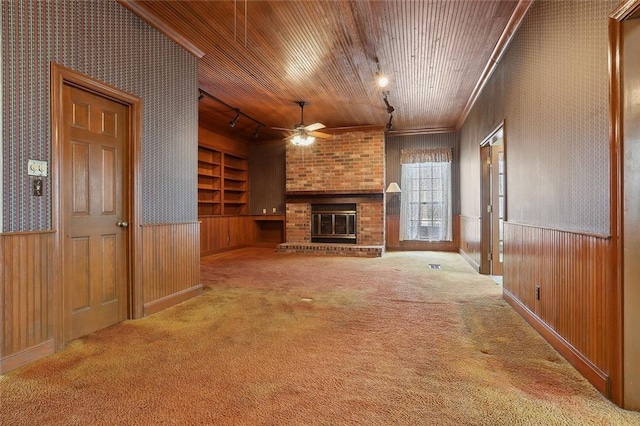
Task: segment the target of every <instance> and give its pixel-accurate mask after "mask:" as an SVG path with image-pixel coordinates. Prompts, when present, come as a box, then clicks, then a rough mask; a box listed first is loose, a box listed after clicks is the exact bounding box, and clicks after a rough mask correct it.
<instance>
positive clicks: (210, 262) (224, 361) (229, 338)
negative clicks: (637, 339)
mask: <svg viewBox="0 0 640 426" xmlns="http://www.w3.org/2000/svg"><path fill="white" fill-rule="evenodd" d="M430 263H437V264H441V265H442V269H440V270H432V269H429V268H428V264H430ZM202 281H203V284H204V285H206V286H207V287H206V290H205V293H204V295H203V296H201V297H198V298H196V299H192V300H190V301H187V302H185V303H183V304H181V305H178V306H176V307H173V308H170V309H168V310H165V311H163V312H160V313H158V314H156V315H153V316H151V317H148V318H145V319H142V320H136V321H125V322H123V323H121V324H118V325H116V326H113V327H110V328H108V329H105V330H102V331H100V332H97V333H94V334H91V335H89V336H86V337H84V338H82V339H78V340H75V341H73V342H71V344H70V345H69V347H68V349H66V350H64V351H62V352H59V353H57V354H55V355H53V356H50V357H48V358H46V359H43V360H40V361H37V362H34V363H32V364H30V365H28V366H26V367H23V368H21V369H18V370H16V371H13V372H11V373H9V374H6V375H4V376H2V377H0V404H1V407H0V414H1V417H0V424H2V425H14V424H15V425H43V424H78V425H88V424H140V425H148V424H180V425H182V424H194V425H195V424H198V425H199V424H207V425H390V424H396V425H640V413H631V412H628V411H624V410H621V409H619V408H617V407H615V406H614V405H613V404H611V403H610V402H609V401H608V400H606V399H605V398H604V397H602V396H601V395H600V394H599V393H598V392H597V391H596V390H595V389H594V388H593V387H592V386H590V385H589V383H587V382H586V381H585V380H584V379H583V378H582V377H581V376H580V375H579V374H578V373H577V372H576V371H575V370H574V369H573V368H571V366H569V365H568V364H567V362H566V361H564V359H562V358H561V357H560V356H559V355H558V354H557V353H556V352H555V351H554V350H553V349H552V348H551V347H550V346H549V345H548V344H547V343H546V342H544V340H543V339H542V338H541V337H540V336H539V335H537V334H536V333H535V332H534V331H533V330H532V329H531V328H530V327H529V326H528V325H527V324H526V323H525V322H524V321H523V320H522V319H521V318H520V317H519V316H518V315H517V314H516V313H515V312H514V311H513V310H512V309H511V308H510V307H509V306H508V305H507V304H506V303H505V302H504V301H503V300H502V299H501V287H500V286H499V285H496V283H495V282H494V281H493V280H492V279H491V278H490V277H484V276H480V275H478V274H476V273H475V272H474V271H473V270H472V269H471V268H470V267H469V266H468V265H467V264H466V263H465V262H464V260H463V259H462V258H461V257H460V256H458V255H457V254H450V253H416V252H412V253H387V254H386V255H385V256H384V257H383V258H378V259H356V258H339V257H330V256H305V255H293V254H277V253H273V250H269V249H243V250H239V251H234V252H229V253H225V254H222V255H218V256H212V257H208V258H205V259H203V265H202Z"/></svg>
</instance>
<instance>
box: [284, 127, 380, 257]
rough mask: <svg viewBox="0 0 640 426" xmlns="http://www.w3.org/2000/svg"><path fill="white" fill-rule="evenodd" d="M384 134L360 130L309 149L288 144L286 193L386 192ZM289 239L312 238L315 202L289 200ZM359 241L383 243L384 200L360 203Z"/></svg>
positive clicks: (358, 208)
mask: <svg viewBox="0 0 640 426" xmlns="http://www.w3.org/2000/svg"><path fill="white" fill-rule="evenodd" d="M384 141H385V137H384V132H383V131H382V130H375V131H359V132H349V133H343V134H340V135H334V136H333V138H332V139H320V140H317V141H316V143H315V144H313V145H311V146H310V147H296V146H293V145H291V144H288V145H287V153H286V161H287V166H286V175H287V179H286V190H287V191H310V192H311V191H332V192H335V193H338V194H339V193H340V192H343V193H345V194H347V193H349V192H350V191H362V190H370V191H379V192H380V193H382V192H383V191H384V184H385V149H384ZM286 212H287V224H286V230H287V242H288V243H308V242H310V241H311V227H310V221H311V204H310V203H287V205H286ZM357 244H358V245H384V203H383V202H382V201H374V202H367V203H359V204H358V207H357Z"/></svg>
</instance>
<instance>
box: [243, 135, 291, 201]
mask: <svg viewBox="0 0 640 426" xmlns="http://www.w3.org/2000/svg"><path fill="white" fill-rule="evenodd" d="M285 144H286V142H285V141H283V140H275V141H268V142H260V143H251V144H250V145H249V171H250V173H249V187H250V188H251V191H250V193H249V213H251V214H263V213H262V210H263V209H266V212H267V214H273V213H277V214H282V213H284V210H285V205H284V203H285V197H284V188H285V179H286V177H285V170H286V145H285ZM274 207H275V209H276V211H275V212H274V211H273V208H274Z"/></svg>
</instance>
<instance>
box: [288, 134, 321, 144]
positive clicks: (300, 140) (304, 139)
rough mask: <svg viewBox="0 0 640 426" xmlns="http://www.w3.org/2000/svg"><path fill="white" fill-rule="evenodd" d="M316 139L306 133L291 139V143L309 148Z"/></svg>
mask: <svg viewBox="0 0 640 426" xmlns="http://www.w3.org/2000/svg"><path fill="white" fill-rule="evenodd" d="M315 140H316V138H314V137H313V136H311V135H309V134H307V133H306V132H300V133H298V134H297V135H295V136H294V137H293V139H291V143H293V144H294V145H295V146H309V145H312V144H313V143H314V142H315Z"/></svg>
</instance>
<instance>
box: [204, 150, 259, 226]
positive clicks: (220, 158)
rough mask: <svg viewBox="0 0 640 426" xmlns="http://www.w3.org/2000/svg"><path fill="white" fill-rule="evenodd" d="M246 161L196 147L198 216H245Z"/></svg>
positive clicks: (246, 208)
mask: <svg viewBox="0 0 640 426" xmlns="http://www.w3.org/2000/svg"><path fill="white" fill-rule="evenodd" d="M247 203H248V194H247V159H246V158H244V157H241V156H239V155H236V154H230V153H226V152H223V151H221V150H218V149H216V148H213V147H209V146H204V145H200V146H199V147H198V216H215V215H240V214H247V213H248V206H247Z"/></svg>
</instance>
